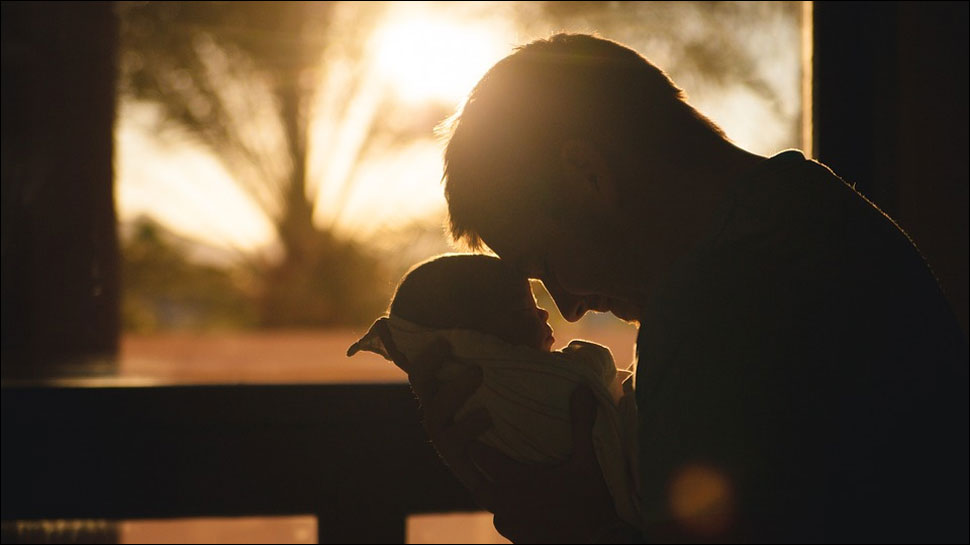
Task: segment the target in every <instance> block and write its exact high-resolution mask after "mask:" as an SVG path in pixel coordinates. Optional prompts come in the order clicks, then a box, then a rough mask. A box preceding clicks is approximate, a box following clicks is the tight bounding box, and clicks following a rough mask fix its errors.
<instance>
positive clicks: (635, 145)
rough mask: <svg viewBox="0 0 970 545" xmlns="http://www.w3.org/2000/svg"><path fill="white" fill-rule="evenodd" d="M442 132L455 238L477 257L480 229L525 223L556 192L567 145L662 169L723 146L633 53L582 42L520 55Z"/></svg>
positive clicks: (548, 43)
mask: <svg viewBox="0 0 970 545" xmlns="http://www.w3.org/2000/svg"><path fill="white" fill-rule="evenodd" d="M439 132H440V133H443V134H446V135H448V137H449V138H448V145H447V148H446V151H445V170H444V177H443V182H444V186H445V198H446V199H447V201H448V212H449V216H450V230H451V235H452V238H453V239H454V240H455V241H460V242H464V243H465V245H466V246H468V247H470V248H472V249H479V248H481V247H482V240H481V237H480V235H479V232H480V230H481V227H482V225H483V224H487V222H489V221H490V220H493V219H494V218H496V217H500V215H504V216H505V217H506V218H509V217H511V218H513V219H525V218H524V217H523V218H516V215H517V214H525V213H526V212H525V211H526V210H529V209H532V210H536V209H537V208H536V206H542V202H543V200H545V199H544V198H543V197H544V196H547V195H549V194H550V193H552V192H555V188H554V187H553V186H552V185H551V180H553V179H555V173H556V172H557V171H558V169H559V168H560V166H559V162H558V159H559V154H560V149H561V146H562V144H563V143H564V142H565V141H567V140H569V139H571V138H584V139H591V140H592V141H593V142H594V143H596V144H597V145H598V146H599V147H600V149H601V150H602V151H603V152H604V153H606V154H607V158H608V159H615V157H614V156H613V155H611V154H615V153H616V152H617V150H632V151H635V152H636V153H638V154H641V155H643V154H645V153H646V154H648V155H646V158H647V160H656V161H677V160H678V159H679V158H678V157H677V155H679V154H680V153H682V152H683V150H686V149H691V148H692V147H696V146H697V145H703V144H705V143H707V142H710V141H712V140H713V139H717V140H724V133H723V132H722V131H721V129H719V128H718V127H717V126H716V125H714V123H712V122H711V121H710V120H708V119H707V118H705V117H704V116H703V115H701V114H700V113H699V112H697V111H696V110H694V108H692V107H691V106H690V105H688V104H687V103H686V102H685V97H684V93H683V91H681V90H680V89H679V88H678V87H677V86H676V85H674V83H673V82H672V81H671V80H670V78H668V77H667V75H666V74H665V73H664V72H663V71H662V70H660V69H659V68H657V67H656V66H654V65H653V64H651V63H650V62H649V61H647V60H646V59H645V58H643V57H642V56H641V55H640V54H638V53H637V52H636V51H633V50H632V49H629V48H627V47H625V46H623V45H620V44H618V43H616V42H613V41H610V40H605V39H602V38H598V37H595V36H590V35H585V34H556V35H554V36H552V37H551V38H549V39H544V40H536V41H534V42H531V43H529V44H526V45H524V46H521V47H519V48H517V49H516V50H515V52H514V53H512V54H511V55H509V56H507V57H505V58H504V59H502V60H501V61H499V62H498V63H497V64H496V65H495V66H493V67H492V68H491V69H490V70H489V71H488V72H487V73H486V74H485V76H484V77H482V79H481V81H479V82H478V84H477V85H476V86H475V88H474V89H473V90H472V92H471V94H470V95H469V96H468V99H467V100H466V101H465V103H464V104H463V105H462V106H461V107H460V108H459V110H458V112H456V114H455V115H454V116H452V117H451V118H450V119H449V120H448V121H446V122H445V123H444V124H443V125H442V126H441V127H440V128H439ZM546 198H548V197H546ZM517 224H518V225H527V223H526V222H522V221H519V222H517Z"/></svg>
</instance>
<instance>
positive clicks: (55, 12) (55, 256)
mask: <svg viewBox="0 0 970 545" xmlns="http://www.w3.org/2000/svg"><path fill="white" fill-rule="evenodd" d="M2 27H3V33H2V42H3V92H2V103H3V115H2V125H3V136H2V160H0V161H2V189H3V191H2V194H3V210H2V216H0V217H2V258H3V260H2V261H3V264H2V266H3V274H2V298H3V337H2V339H3V340H2V343H3V357H2V362H3V363H2V368H3V376H4V377H7V378H9V377H13V376H51V375H56V374H77V373H82V372H85V371H89V370H91V369H99V370H105V369H110V368H111V366H112V365H113V360H114V356H115V355H116V352H117V346H118V293H119V287H118V242H117V233H116V222H115V210H114V198H113V190H112V157H113V128H114V127H113V125H114V111H115V76H116V52H117V41H118V22H117V18H116V16H115V14H114V8H113V6H112V5H111V3H109V2H76V3H75V2H63V3H46V2H43V3H41V2H37V3H34V2H4V3H3V4H2Z"/></svg>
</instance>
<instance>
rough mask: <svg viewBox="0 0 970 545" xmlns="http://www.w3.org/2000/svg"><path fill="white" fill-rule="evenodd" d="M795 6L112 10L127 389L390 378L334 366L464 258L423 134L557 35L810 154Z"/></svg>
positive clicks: (569, 330) (770, 144) (753, 141)
mask: <svg viewBox="0 0 970 545" xmlns="http://www.w3.org/2000/svg"><path fill="white" fill-rule="evenodd" d="M802 9H803V7H802V5H801V4H800V3H798V2H778V3H731V2H727V3H690V2H686V3H685V2H649V3H628V2H528V3H526V2H522V3H520V2H495V3H492V2H454V3H452V2H440V3H435V2H431V3H425V2H402V3H380V2H361V3H355V2H346V3H342V2H336V3H285V2H284V3H272V4H271V5H270V4H263V3H259V2H255V3H242V4H237V3H219V2H212V3H210V2H203V3H194V2H190V3H179V2H160V3H156V2H136V3H121V4H119V5H118V6H117V12H118V16H119V18H120V24H121V40H120V49H119V51H118V58H119V61H120V63H119V80H118V110H117V112H118V113H117V115H118V117H117V121H116V124H115V144H116V148H115V150H116V151H115V153H116V155H115V168H116V177H117V178H116V184H115V198H116V203H117V210H118V215H119V226H120V233H119V235H120V240H121V256H122V268H121V279H122V307H121V308H122V314H121V320H122V330H123V332H124V334H123V336H122V339H121V343H122V344H121V348H122V352H121V353H122V358H121V361H120V365H121V368H120V372H122V373H124V374H139V375H143V374H150V375H153V376H157V375H161V376H165V377H171V378H178V379H192V380H226V379H235V380H293V379H300V380H302V379H305V380H334V379H340V380H346V379H359V380H374V379H386V378H391V377H397V376H398V375H396V370H395V369H393V368H392V367H390V366H387V365H384V364H383V362H376V361H370V362H367V363H365V362H362V361H356V360H351V361H345V360H343V359H342V350H343V348H345V347H347V346H349V345H350V344H351V343H352V342H353V341H354V340H355V339H356V338H357V336H359V335H360V334H362V333H363V332H364V331H366V327H367V326H368V325H369V324H370V323H371V322H372V321H373V320H374V319H375V318H376V317H378V316H379V315H380V314H381V313H382V312H383V311H384V310H385V308H386V305H387V303H388V301H389V299H390V296H391V294H392V293H393V289H394V287H395V285H396V282H397V281H398V279H399V278H400V277H401V275H402V274H403V273H404V272H405V271H406V270H407V268H408V267H410V266H411V265H413V264H415V263H417V262H418V261H421V260H423V259H425V258H427V257H429V256H432V255H435V254H438V253H442V252H446V251H453V250H454V248H453V247H452V246H451V245H450V244H449V240H448V238H447V236H446V235H445V233H444V230H443V224H444V220H445V202H444V199H443V195H442V191H441V186H440V183H439V181H440V179H441V172H442V171H441V153H442V148H443V143H442V142H441V141H440V140H439V139H436V137H435V135H434V132H433V129H434V127H435V126H436V125H437V124H438V123H440V122H441V121H442V120H444V119H445V118H446V117H447V116H449V115H450V114H451V113H453V112H454V111H455V109H456V107H457V106H458V105H459V104H460V102H461V101H462V99H463V97H464V96H465V94H466V93H467V92H468V91H470V90H471V88H472V87H473V86H474V84H475V83H476V82H477V80H478V79H479V78H480V77H481V76H482V75H483V74H484V72H485V71H486V70H487V69H488V68H489V67H490V66H491V65H492V64H494V63H495V62H496V61H498V60H499V59H501V58H502V57H504V56H505V55H507V54H509V53H510V52H511V51H512V49H513V48H514V47H515V46H516V45H517V44H522V43H525V42H528V41H529V40H532V39H535V38H539V37H545V36H548V35H550V34H551V33H553V32H555V31H559V30H567V31H571V32H598V33H599V34H600V35H602V36H604V37H609V38H611V39H615V40H617V41H620V42H622V43H625V44H627V45H629V46H631V47H633V48H634V49H636V50H637V51H640V52H642V53H643V54H644V55H646V56H648V57H649V58H650V59H651V60H652V61H654V62H655V63H656V64H658V65H659V66H661V67H663V68H665V69H666V70H667V71H668V72H669V73H670V75H671V76H672V78H673V79H674V80H675V81H676V82H678V84H679V85H681V86H682V87H683V88H685V90H686V91H687V93H688V95H689V97H690V100H691V102H692V103H693V104H694V105H695V106H697V107H698V108H699V109H700V110H701V111H703V112H705V113H707V114H708V115H710V116H711V117H712V118H713V119H714V120H715V121H716V122H717V123H719V124H720V125H721V126H722V127H723V128H724V129H725V130H726V132H727V134H728V135H729V136H730V137H731V138H732V139H733V140H735V141H736V142H737V143H738V144H739V145H741V146H742V147H745V148H747V149H750V150H752V151H755V152H757V153H762V154H766V155H771V154H773V153H776V152H778V151H781V150H783V149H785V148H791V147H803V139H802V133H803V126H802V125H803V123H802V110H803V101H802V96H801V95H802V26H801V18H802ZM537 291H538V292H539V295H540V298H541V300H542V302H543V303H544V305H545V306H547V307H550V309H551V305H552V303H551V301H550V300H549V299H548V297H547V296H546V295H545V294H544V292H543V290H542V288H541V285H539V286H537ZM552 314H553V315H554V318H553V319H554V321H555V323H553V326H554V328H556V329H557V330H558V331H557V335H556V336H557V338H558V339H560V342H562V343H563V344H565V342H567V341H568V340H569V339H570V338H573V337H575V336H582V337H586V338H593V337H595V339H594V340H601V341H604V342H606V344H608V345H610V346H612V347H613V348H614V350H616V351H617V356H618V361H619V362H621V363H623V364H628V363H629V362H630V361H631V358H632V345H633V339H634V337H635V329H634V328H633V327H631V326H628V325H626V324H623V323H621V322H619V321H618V320H615V319H613V318H612V317H610V316H591V317H590V318H588V319H586V320H584V321H583V322H581V323H580V324H578V325H576V326H567V325H566V324H565V323H564V322H563V321H562V320H561V319H559V316H557V315H556V313H555V312H553V313H552ZM361 359H363V357H361ZM372 364H376V365H372Z"/></svg>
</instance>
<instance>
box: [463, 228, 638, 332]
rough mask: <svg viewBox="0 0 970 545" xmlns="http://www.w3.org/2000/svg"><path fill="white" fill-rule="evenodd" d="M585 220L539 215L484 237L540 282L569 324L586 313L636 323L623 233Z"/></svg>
mask: <svg viewBox="0 0 970 545" xmlns="http://www.w3.org/2000/svg"><path fill="white" fill-rule="evenodd" d="M582 217H583V215H582V214H581V215H579V216H577V217H575V218H573V219H572V221H557V220H556V219H554V218H550V217H549V216H548V215H547V214H544V213H541V212H540V213H536V214H533V215H532V219H531V221H528V222H521V223H524V224H525V225H518V226H516V225H506V226H497V227H498V228H495V229H493V230H491V231H488V232H484V231H483V232H482V233H481V234H482V238H483V240H484V241H485V243H486V244H487V245H488V246H489V247H490V248H492V249H493V250H494V251H495V252H496V253H497V254H498V255H499V257H501V258H502V259H503V260H504V261H507V262H509V263H511V264H512V265H513V266H514V267H515V268H516V269H518V270H519V271H521V272H522V273H523V274H525V275H527V276H528V277H529V278H534V279H538V280H541V281H542V283H543V285H544V286H545V287H546V289H547V290H548V291H549V294H550V295H551V296H552V298H553V300H555V302H556V306H557V307H559V312H560V313H561V314H562V316H563V318H565V319H566V320H567V321H570V322H575V321H577V320H579V319H580V318H582V317H583V315H584V314H585V313H586V312H587V311H596V312H612V313H613V314H614V315H616V316H617V317H619V318H620V319H623V320H627V321H634V320H638V319H639V317H640V310H639V307H638V305H637V304H635V303H634V302H633V301H634V299H633V297H632V294H631V293H630V292H629V290H627V289H625V288H624V284H625V283H624V282H623V280H622V279H623V278H624V277H625V275H626V274H628V273H629V264H625V263H624V255H623V254H624V252H623V251H622V244H620V243H619V241H618V240H617V239H616V238H617V236H618V235H620V234H619V233H611V232H610V228H609V226H608V225H603V224H602V223H603V222H600V224H597V220H603V219H604V218H597V217H595V216H585V217H586V218H588V219H587V220H583V219H581V218H582ZM517 223H518V222H517ZM605 223H609V222H608V221H607V222H605Z"/></svg>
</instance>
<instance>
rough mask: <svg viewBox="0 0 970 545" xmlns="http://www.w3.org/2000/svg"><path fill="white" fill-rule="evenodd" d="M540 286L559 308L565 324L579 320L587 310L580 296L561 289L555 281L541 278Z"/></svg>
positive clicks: (587, 306) (587, 307)
mask: <svg viewBox="0 0 970 545" xmlns="http://www.w3.org/2000/svg"><path fill="white" fill-rule="evenodd" d="M542 285H543V286H545V287H546V291H548V292H549V295H551V296H552V300H553V301H555V302H556V306H557V307H559V313H560V314H562V317H563V318H564V319H565V320H566V321H567V322H575V321H577V320H579V319H580V318H582V317H583V315H584V314H586V311H587V310H589V305H587V304H586V300H585V299H584V298H583V297H582V296H579V295H573V294H571V293H569V292H568V291H566V290H564V289H562V286H560V285H559V282H558V281H556V280H555V279H552V278H543V279H542Z"/></svg>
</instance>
